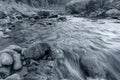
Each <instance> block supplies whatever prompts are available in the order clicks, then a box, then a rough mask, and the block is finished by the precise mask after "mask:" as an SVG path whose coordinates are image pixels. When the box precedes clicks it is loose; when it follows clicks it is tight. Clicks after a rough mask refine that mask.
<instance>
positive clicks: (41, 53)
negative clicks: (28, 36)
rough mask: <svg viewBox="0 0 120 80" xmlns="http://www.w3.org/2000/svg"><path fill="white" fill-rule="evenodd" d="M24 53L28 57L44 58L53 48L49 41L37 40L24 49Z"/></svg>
mask: <svg viewBox="0 0 120 80" xmlns="http://www.w3.org/2000/svg"><path fill="white" fill-rule="evenodd" d="M22 54H23V55H24V57H25V58H28V59H29V58H30V59H43V58H44V57H45V56H49V55H50V54H51V49H50V46H49V45H48V44H47V43H41V42H35V43H33V44H32V45H31V46H30V47H28V48H27V49H26V50H24V51H23V53H22Z"/></svg>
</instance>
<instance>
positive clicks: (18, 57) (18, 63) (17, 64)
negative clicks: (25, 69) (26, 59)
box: [0, 49, 22, 70]
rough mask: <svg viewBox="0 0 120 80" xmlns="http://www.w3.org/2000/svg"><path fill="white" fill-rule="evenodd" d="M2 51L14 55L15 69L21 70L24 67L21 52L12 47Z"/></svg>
mask: <svg viewBox="0 0 120 80" xmlns="http://www.w3.org/2000/svg"><path fill="white" fill-rule="evenodd" d="M0 53H7V54H9V55H11V56H12V58H13V62H14V64H13V69H14V70H19V69H21V68H22V62H21V55H20V54H19V53H17V52H16V51H13V50H10V49H4V50H2V51H0Z"/></svg>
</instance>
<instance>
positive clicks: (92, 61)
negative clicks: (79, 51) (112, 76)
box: [81, 56, 105, 78]
mask: <svg viewBox="0 0 120 80" xmlns="http://www.w3.org/2000/svg"><path fill="white" fill-rule="evenodd" d="M81 68H82V70H83V72H84V74H85V75H86V76H89V77H93V78H95V77H98V76H99V77H101V76H104V75H105V72H104V68H103V65H102V64H101V63H100V61H98V59H97V57H95V56H92V57H90V56H83V57H82V59H81Z"/></svg>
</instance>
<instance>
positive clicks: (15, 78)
mask: <svg viewBox="0 0 120 80" xmlns="http://www.w3.org/2000/svg"><path fill="white" fill-rule="evenodd" d="M6 80H21V78H20V75H19V74H13V75H11V76H9V77H7V78H6Z"/></svg>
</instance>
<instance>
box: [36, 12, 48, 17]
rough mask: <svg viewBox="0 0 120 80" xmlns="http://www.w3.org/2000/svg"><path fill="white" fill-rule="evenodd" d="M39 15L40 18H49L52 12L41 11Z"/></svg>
mask: <svg viewBox="0 0 120 80" xmlns="http://www.w3.org/2000/svg"><path fill="white" fill-rule="evenodd" d="M37 14H38V16H39V17H40V18H47V17H49V16H50V11H39V12H38V13H37Z"/></svg>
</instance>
